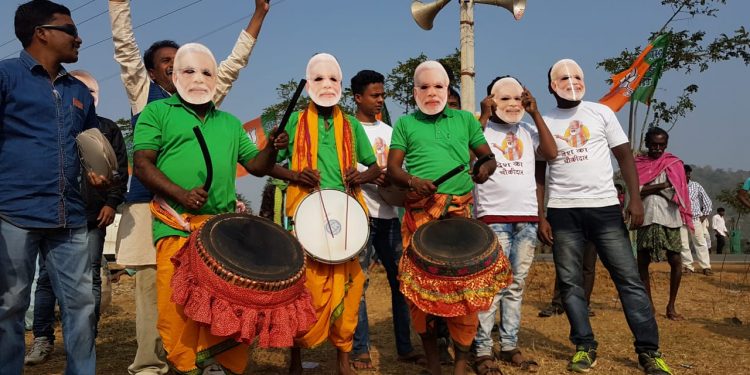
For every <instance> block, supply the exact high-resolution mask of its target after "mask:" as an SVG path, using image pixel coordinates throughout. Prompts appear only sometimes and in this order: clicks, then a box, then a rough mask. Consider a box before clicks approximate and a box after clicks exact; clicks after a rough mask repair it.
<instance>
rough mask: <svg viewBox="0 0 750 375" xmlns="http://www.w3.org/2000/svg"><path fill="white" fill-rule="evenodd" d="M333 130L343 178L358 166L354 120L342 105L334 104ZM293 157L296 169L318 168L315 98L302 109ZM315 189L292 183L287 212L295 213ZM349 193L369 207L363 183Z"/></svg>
mask: <svg viewBox="0 0 750 375" xmlns="http://www.w3.org/2000/svg"><path fill="white" fill-rule="evenodd" d="M333 132H334V133H333V134H334V137H335V139H336V151H337V154H338V158H339V170H340V171H341V178H342V179H343V178H344V176H346V171H348V170H349V169H351V168H352V167H356V165H357V153H356V152H355V150H354V145H355V143H354V136H353V134H352V127H351V124H350V123H349V121H348V120H347V118H346V116H345V115H344V113H343V112H342V111H341V109H340V108H339V106H335V107H333ZM290 159H291V166H290V167H291V168H290V169H291V170H292V171H296V172H299V171H301V170H303V169H305V168H311V169H318V109H317V108H316V107H315V104H314V103H312V102H310V105H309V106H308V107H307V109H305V110H304V111H302V112H300V113H299V119H298V121H297V130H296V132H295V133H294V146H293V149H292V156H291V158H290ZM344 186H346V181H344ZM312 191H313V189H310V188H306V187H302V186H300V185H298V184H293V183H292V184H289V187H288V188H287V190H286V214H287V216H289V217H294V213H295V212H296V211H297V206H298V205H299V203H300V202H302V199H303V198H304V197H305V196H307V195H308V194H310V193H311V192H312ZM349 193H350V194H352V195H353V196H354V197H355V198H356V199H357V201H359V203H360V204H362V207H364V208H365V210H367V208H366V207H367V205H366V204H365V202H364V198H363V196H362V192H361V190H360V189H359V187H356V188H352V189H351V190H350V191H349Z"/></svg>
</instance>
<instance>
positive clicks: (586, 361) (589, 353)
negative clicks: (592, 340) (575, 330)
mask: <svg viewBox="0 0 750 375" xmlns="http://www.w3.org/2000/svg"><path fill="white" fill-rule="evenodd" d="M594 366H596V349H594V348H588V349H587V348H586V347H585V346H582V345H579V346H577V347H576V354H574V355H573V359H571V360H570V363H568V371H575V372H589V370H591V369H592V368H594Z"/></svg>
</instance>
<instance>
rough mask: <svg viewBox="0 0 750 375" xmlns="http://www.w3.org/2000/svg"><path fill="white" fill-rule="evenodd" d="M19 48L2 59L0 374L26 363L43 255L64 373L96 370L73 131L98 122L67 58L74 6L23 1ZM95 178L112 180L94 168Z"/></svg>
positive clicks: (101, 183)
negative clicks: (27, 317) (29, 315)
mask: <svg viewBox="0 0 750 375" xmlns="http://www.w3.org/2000/svg"><path fill="white" fill-rule="evenodd" d="M14 26H15V33H16V37H17V38H18V40H19V41H20V42H21V45H22V46H23V50H22V51H21V54H20V56H19V57H17V58H12V59H7V60H3V61H0V139H2V147H0V180H1V181H3V188H2V189H0V374H21V373H23V360H24V312H25V311H26V309H27V308H28V306H29V300H30V292H31V283H32V280H33V278H34V269H35V266H36V260H37V255H38V254H39V255H40V260H41V261H42V262H44V264H45V267H46V269H47V272H48V274H49V276H50V281H51V282H52V288H53V289H54V291H55V295H57V296H58V298H60V301H61V303H60V308H61V312H62V327H63V336H64V338H65V353H66V355H67V365H66V368H65V374H69V375H74V374H77V375H80V374H84V375H89V374H94V373H95V368H96V353H95V349H94V326H95V323H94V321H95V318H94V294H93V292H92V281H91V261H90V259H91V258H90V257H89V254H88V249H87V248H86V211H85V203H84V199H83V197H82V194H81V184H80V177H81V163H80V160H79V156H78V148H77V146H76V141H75V137H76V136H77V135H78V134H80V133H81V132H83V131H84V130H86V129H90V128H96V127H97V126H98V121H97V118H96V112H95V111H94V98H93V97H92V96H91V94H90V93H89V89H88V88H87V87H86V85H84V84H83V83H82V82H81V81H79V80H77V79H75V78H73V77H72V76H71V75H70V74H68V72H67V71H66V70H65V68H63V66H62V64H67V63H74V62H76V61H78V49H79V48H80V46H81V43H82V41H81V38H80V37H79V36H78V29H77V28H76V26H75V23H74V22H73V19H72V18H71V17H70V10H68V8H66V7H64V6H62V5H59V4H56V3H53V2H51V1H46V0H35V1H29V2H27V3H24V4H21V5H19V6H18V8H17V9H16V13H15V20H14ZM87 178H89V180H90V182H91V185H92V186H93V187H95V188H103V187H106V186H107V185H108V184H109V181H107V180H106V179H105V178H104V177H103V176H97V175H95V174H94V173H93V172H89V173H88V174H87Z"/></svg>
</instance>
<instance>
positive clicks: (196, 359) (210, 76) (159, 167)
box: [134, 43, 288, 374]
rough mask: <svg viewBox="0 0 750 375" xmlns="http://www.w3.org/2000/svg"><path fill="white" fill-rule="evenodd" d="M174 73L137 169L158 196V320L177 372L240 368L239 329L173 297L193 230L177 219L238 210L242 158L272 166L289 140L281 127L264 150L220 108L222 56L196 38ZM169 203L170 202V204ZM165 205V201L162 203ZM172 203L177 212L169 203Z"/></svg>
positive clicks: (140, 142)
mask: <svg viewBox="0 0 750 375" xmlns="http://www.w3.org/2000/svg"><path fill="white" fill-rule="evenodd" d="M172 81H173V82H174V85H175V87H176V89H177V94H176V95H173V96H171V97H170V98H167V99H162V100H157V101H154V102H151V103H149V104H148V105H147V106H146V107H145V109H144V110H143V112H142V113H141V115H140V117H139V118H138V124H137V126H136V128H135V129H136V130H135V136H134V138H135V139H134V151H135V155H134V159H135V160H134V164H135V174H136V176H138V178H139V179H140V180H141V181H142V182H143V183H144V184H145V185H146V187H148V188H149V189H150V190H151V191H153V192H155V193H156V195H157V197H160V198H157V199H155V201H152V203H151V210H152V214H153V215H154V222H153V237H154V242H155V244H156V250H157V251H156V264H157V275H156V286H157V306H158V312H159V316H158V321H157V328H158V330H159V334H160V335H161V337H162V341H163V343H164V349H165V351H166V352H167V361H168V362H169V365H170V368H171V369H172V370H173V371H174V372H175V373H178V374H199V373H202V374H224V373H225V370H226V372H228V373H237V374H241V373H243V372H244V371H245V366H246V364H247V348H248V347H247V345H244V344H240V343H238V342H236V341H235V339H234V338H232V337H219V336H214V335H212V334H211V333H210V327H209V326H208V325H205V324H202V323H198V322H195V321H193V320H191V319H189V318H187V317H186V316H185V314H184V313H183V308H182V306H180V305H177V304H175V303H174V302H172V300H171V297H172V287H171V284H170V283H171V280H172V276H173V274H174V271H175V268H174V265H173V263H172V261H171V258H172V256H173V255H175V254H176V253H177V252H178V250H180V249H181V248H182V247H183V245H185V244H186V243H187V240H188V236H189V234H190V233H189V232H188V231H186V229H184V228H183V227H181V226H180V225H179V224H175V222H177V221H178V220H176V216H180V217H181V218H183V220H185V221H188V222H189V223H190V226H191V228H190V229H191V230H193V229H196V228H197V227H198V226H199V225H200V224H201V223H202V222H203V221H205V220H206V219H208V218H209V217H210V216H212V215H215V214H220V213H226V212H234V211H235V204H236V202H235V200H236V195H235V176H236V169H237V167H236V165H237V163H240V164H242V165H243V167H244V168H245V169H246V170H247V171H248V172H250V173H251V174H253V175H255V176H263V175H265V174H267V173H268V172H269V171H270V170H271V169H272V168H273V165H274V162H275V158H276V153H277V150H279V149H281V148H284V147H286V145H287V142H288V137H287V135H286V134H285V133H282V134H281V135H279V136H278V137H277V138H275V139H274V138H273V137H271V139H270V140H269V145H268V146H266V147H265V148H264V149H263V150H258V149H257V147H256V145H255V144H253V143H252V141H250V139H249V138H248V137H247V135H246V134H245V131H244V130H243V129H242V123H241V122H240V120H239V119H237V118H236V117H234V116H233V115H231V114H229V113H226V112H223V111H220V110H218V109H216V107H215V106H214V103H213V102H212V101H211V98H213V97H214V94H215V90H216V60H215V59H214V57H213V54H212V53H211V51H210V50H209V49H208V48H206V47H205V46H203V45H201V44H197V43H189V44H186V45H184V46H182V47H180V48H179V49H178V50H177V53H176V55H175V62H174V71H173V73H172ZM194 126H199V127H200V129H201V132H202V133H203V134H204V135H205V140H206V143H207V146H208V148H209V149H210V151H211V161H212V165H213V184H212V185H211V189H210V190H209V191H206V190H204V189H203V184H204V182H205V181H204V179H205V176H206V167H205V161H204V160H203V155H202V153H201V149H200V146H199V143H198V140H197V139H196V136H195V135H194V133H193V130H192V129H193V127H194ZM166 206H168V207H166ZM159 208H161V209H159ZM169 210H172V211H173V214H172V215H176V216H172V215H169V214H165V213H164V212H165V211H169Z"/></svg>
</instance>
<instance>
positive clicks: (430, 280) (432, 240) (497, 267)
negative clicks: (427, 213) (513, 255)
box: [399, 217, 512, 317]
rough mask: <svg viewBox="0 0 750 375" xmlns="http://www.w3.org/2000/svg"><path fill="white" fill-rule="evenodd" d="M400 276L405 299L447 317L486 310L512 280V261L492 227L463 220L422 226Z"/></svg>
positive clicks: (444, 220) (403, 260) (451, 219)
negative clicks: (504, 251)
mask: <svg viewBox="0 0 750 375" xmlns="http://www.w3.org/2000/svg"><path fill="white" fill-rule="evenodd" d="M399 278H400V280H401V292H402V293H403V294H404V296H405V297H406V298H408V299H409V300H410V301H411V302H412V303H414V304H415V305H417V307H419V308H420V309H421V310H422V311H425V312H427V313H429V314H431V315H435V316H443V317H454V316H463V315H467V314H470V313H472V312H475V311H481V310H486V309H487V308H489V306H490V303H492V299H493V297H494V296H495V294H497V293H498V292H499V291H500V290H501V289H502V288H505V287H506V286H507V285H509V284H510V282H511V281H512V275H511V268H510V263H509V262H508V259H507V258H506V257H505V255H504V254H503V251H502V249H501V247H500V244H499V243H498V240H497V237H496V236H495V233H494V232H493V231H492V229H490V227H488V226H487V224H485V223H483V222H481V221H479V220H474V219H468V218H462V217H451V218H447V219H442V220H435V221H431V222H429V223H427V224H424V225H422V226H421V227H419V229H417V231H416V232H415V233H414V236H413V237H412V240H411V246H410V247H409V249H408V250H407V251H406V253H405V256H403V257H401V263H400V265H399Z"/></svg>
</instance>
